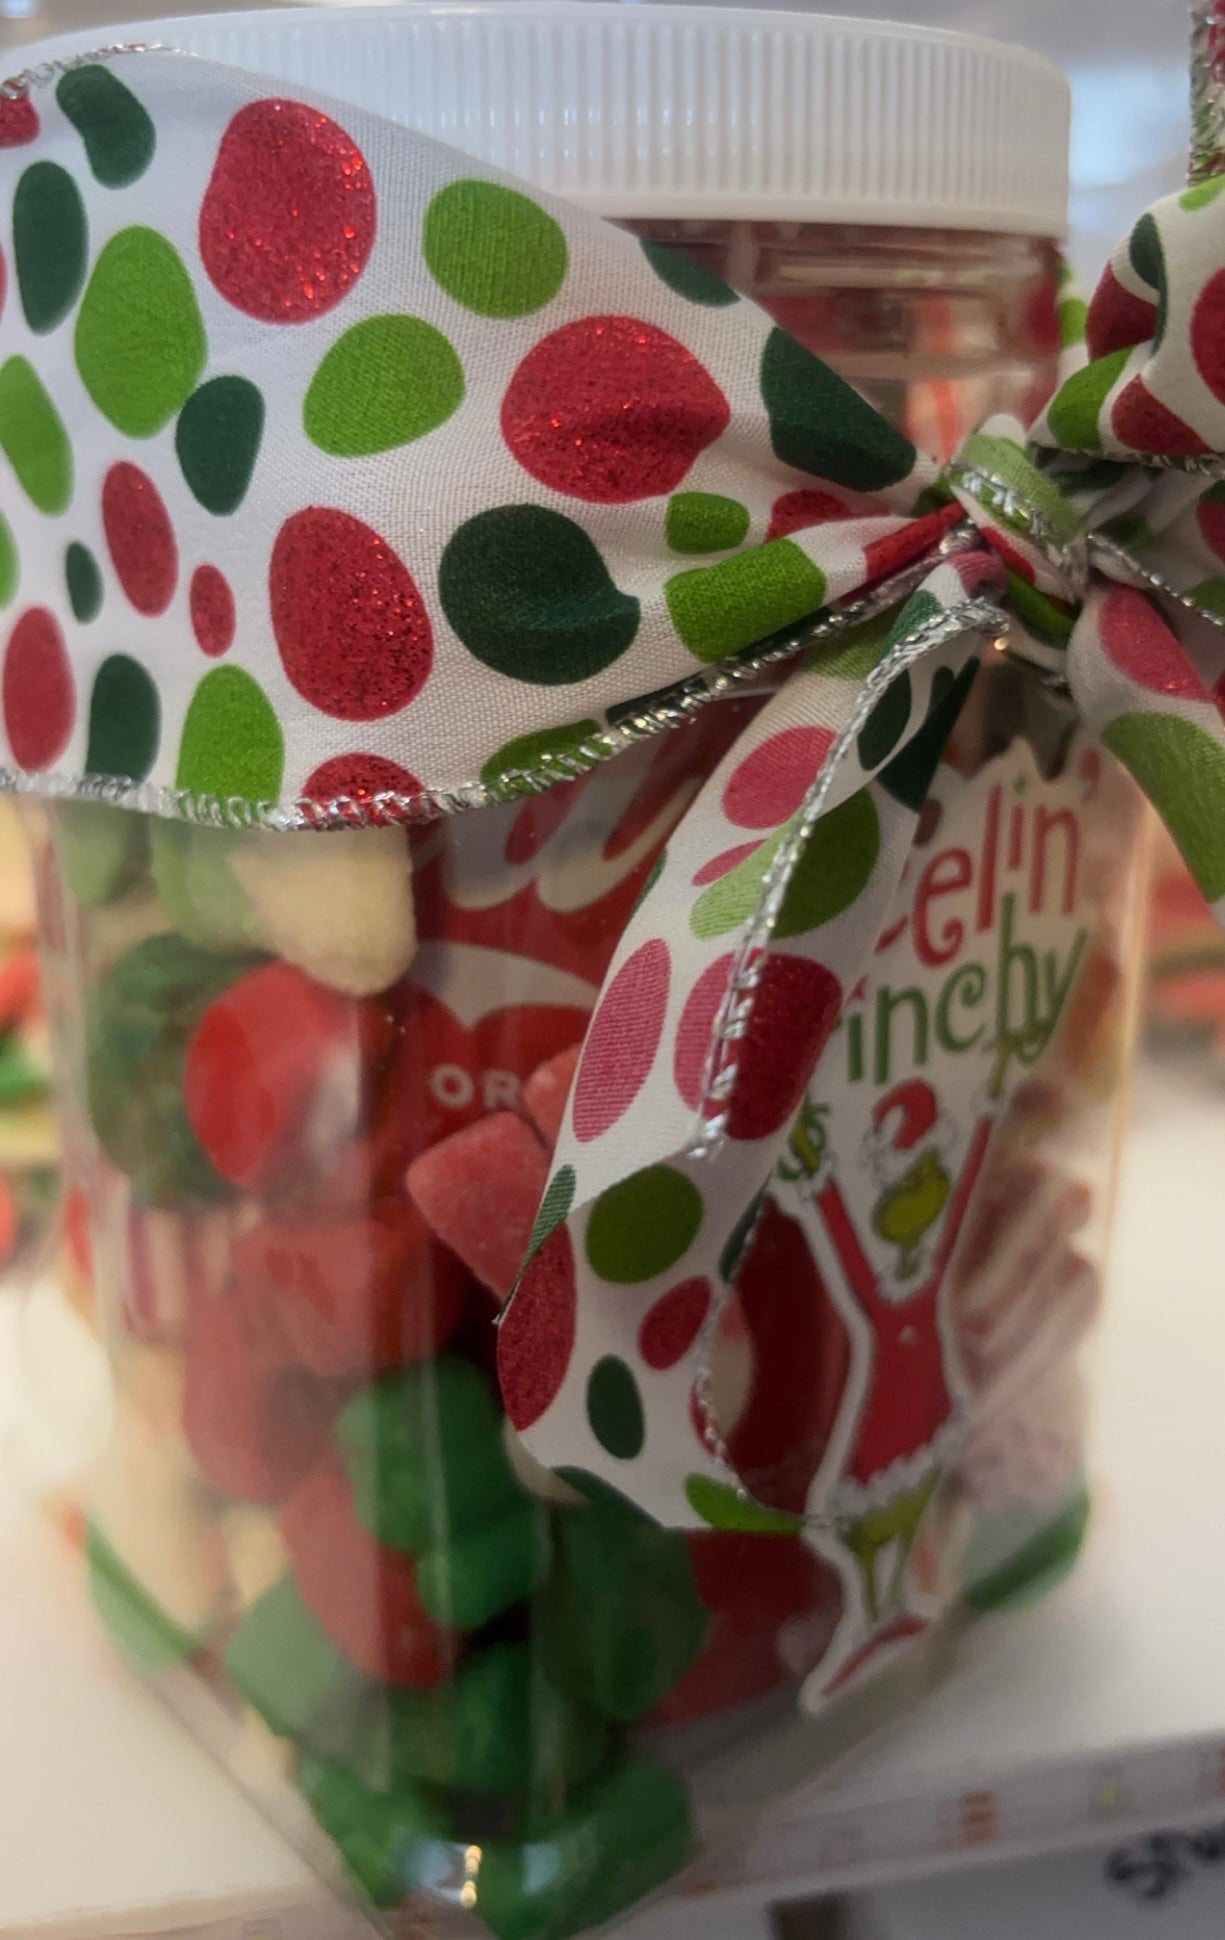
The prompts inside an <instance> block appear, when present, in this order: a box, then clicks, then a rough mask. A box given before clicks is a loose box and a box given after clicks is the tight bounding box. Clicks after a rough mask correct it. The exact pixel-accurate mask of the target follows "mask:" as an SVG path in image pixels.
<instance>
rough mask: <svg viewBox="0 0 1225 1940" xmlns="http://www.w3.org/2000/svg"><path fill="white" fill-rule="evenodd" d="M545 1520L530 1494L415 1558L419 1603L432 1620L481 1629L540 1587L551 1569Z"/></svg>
mask: <svg viewBox="0 0 1225 1940" xmlns="http://www.w3.org/2000/svg"><path fill="white" fill-rule="evenodd" d="M549 1556H550V1546H549V1523H548V1518H547V1516H546V1514H545V1512H544V1509H543V1508H542V1507H541V1505H540V1504H539V1503H538V1502H534V1501H533V1500H532V1499H531V1497H530V1496H523V1497H522V1498H520V1500H519V1501H517V1502H512V1503H507V1504H506V1505H505V1506H504V1507H502V1508H501V1509H499V1511H498V1512H497V1514H496V1516H495V1517H494V1518H493V1520H492V1521H489V1522H483V1523H478V1525H477V1526H476V1528H475V1529H470V1530H468V1531H466V1532H459V1531H454V1532H452V1534H451V1535H450V1537H449V1538H446V1539H444V1540H443V1541H442V1542H441V1543H439V1544H437V1545H436V1546H435V1547H433V1548H431V1549H428V1550H425V1551H424V1552H423V1553H422V1555H421V1557H420V1558H419V1560H418V1566H417V1587H418V1590H419V1592H420V1596H421V1602H422V1604H423V1605H424V1607H425V1609H426V1610H427V1611H428V1613H429V1615H430V1616H431V1617H432V1618H433V1619H434V1621H435V1623H439V1624H446V1625H449V1626H451V1627H453V1628H454V1629H457V1630H479V1629H481V1628H482V1626H483V1625H485V1624H487V1623H492V1621H493V1619H494V1618H495V1617H497V1616H500V1615H501V1614H502V1612H503V1610H509V1609H510V1607H511V1605H512V1604H515V1603H520V1602H522V1600H523V1599H524V1597H528V1596H531V1594H532V1592H533V1590H537V1589H539V1587H540V1585H541V1583H542V1582H543V1581H544V1579H545V1576H546V1575H547V1574H548V1568H549Z"/></svg>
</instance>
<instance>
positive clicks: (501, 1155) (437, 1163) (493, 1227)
mask: <svg viewBox="0 0 1225 1940" xmlns="http://www.w3.org/2000/svg"><path fill="white" fill-rule="evenodd" d="M548 1180H549V1160H548V1154H547V1153H546V1152H545V1149H544V1147H543V1145H542V1144H541V1143H540V1140H539V1139H538V1138H537V1137H536V1134H535V1132H533V1130H532V1128H531V1126H530V1125H528V1124H526V1123H525V1122H524V1120H523V1119H522V1118H519V1117H517V1116H516V1114H515V1113H514V1112H510V1111H498V1112H494V1113H492V1115H491V1116H490V1117H489V1118H482V1119H481V1120H480V1122H479V1123H478V1124H476V1125H469V1126H468V1127H467V1129H466V1130H465V1131H462V1132H456V1133H455V1134H454V1135H453V1136H452V1137H451V1138H448V1139H444V1140H443V1142H442V1144H441V1145H435V1146H434V1147H433V1149H432V1151H429V1152H426V1153H424V1154H423V1155H422V1156H421V1158H419V1159H417V1160H416V1161H415V1163H414V1164H412V1165H410V1166H409V1168H408V1189H409V1191H410V1193H411V1194H412V1196H413V1198H414V1200H415V1201H416V1203H417V1205H418V1206H419V1207H420V1209H421V1212H422V1214H423V1216H424V1217H425V1219H426V1220H427V1221H428V1223H429V1225H430V1226H431V1227H432V1228H433V1230H434V1232H435V1233H437V1235H438V1237H439V1239H441V1240H442V1241H443V1242H444V1243H445V1244H446V1245H447V1246H449V1247H450V1248H451V1250H452V1251H453V1252H455V1253H458V1255H459V1257H460V1259H461V1260H462V1261H463V1262H464V1265H465V1266H466V1267H468V1268H470V1270H471V1271H472V1272H473V1273H475V1275H476V1277H477V1279H478V1280H479V1281H480V1282H481V1283H482V1285H483V1286H487V1287H488V1288H489V1289H490V1291H491V1292H492V1293H496V1294H497V1296H498V1298H499V1299H500V1300H504V1299H505V1298H506V1296H507V1294H508V1293H509V1292H510V1290H511V1287H512V1286H513V1285H514V1282H515V1276H516V1275H517V1273H518V1271H519V1268H520V1267H521V1266H522V1264H523V1256H524V1254H525V1253H526V1251H527V1243H528V1240H529V1239H530V1238H531V1235H532V1227H533V1226H534V1224H535V1222H536V1214H537V1212H538V1211H539V1209H540V1201H541V1199H542V1198H543V1196H544V1189H545V1187H546V1185H547V1184H548Z"/></svg>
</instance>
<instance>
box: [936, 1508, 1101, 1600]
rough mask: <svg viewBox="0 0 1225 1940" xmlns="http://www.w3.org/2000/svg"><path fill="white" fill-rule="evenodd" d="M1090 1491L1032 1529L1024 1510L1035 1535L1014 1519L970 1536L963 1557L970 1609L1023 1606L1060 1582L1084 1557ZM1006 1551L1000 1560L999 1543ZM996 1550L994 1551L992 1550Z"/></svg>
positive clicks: (1025, 1518) (1026, 1516)
mask: <svg viewBox="0 0 1225 1940" xmlns="http://www.w3.org/2000/svg"><path fill="white" fill-rule="evenodd" d="M1089 1513H1090V1502H1089V1496H1088V1492H1087V1491H1086V1490H1083V1489H1082V1490H1080V1491H1078V1493H1077V1494H1076V1495H1074V1496H1073V1497H1072V1500H1071V1501H1070V1502H1069V1503H1068V1504H1067V1505H1066V1507H1065V1508H1063V1509H1062V1510H1061V1511H1060V1513H1059V1514H1058V1515H1057V1516H1056V1517H1055V1518H1054V1519H1053V1520H1052V1521H1050V1522H1047V1523H1044V1524H1042V1525H1041V1526H1040V1527H1037V1528H1034V1527H1033V1512H1032V1511H1027V1512H1023V1518H1022V1526H1023V1525H1024V1522H1028V1523H1029V1524H1030V1528H1031V1533H1030V1534H1029V1535H1028V1536H1023V1535H1021V1533H1020V1530H1019V1529H1018V1527H1017V1524H1016V1520H1014V1519H1012V1518H1010V1519H1009V1521H1008V1522H1007V1523H1006V1524H1005V1526H1004V1527H1003V1528H1002V1529H1000V1530H998V1531H997V1530H993V1529H992V1528H991V1527H990V1525H988V1526H987V1527H986V1528H985V1529H983V1530H982V1531H980V1532H978V1533H977V1534H976V1536H975V1537H974V1538H972V1540H971V1544H970V1550H969V1554H968V1555H967V1557H966V1561H965V1565H964V1568H965V1572H966V1576H967V1578H968V1583H967V1588H966V1589H965V1591H964V1597H965V1601H966V1603H968V1604H969V1606H970V1608H971V1609H972V1610H1020V1609H1025V1608H1026V1607H1027V1606H1028V1605H1029V1604H1031V1603H1036V1602H1037V1601H1038V1599H1039V1598H1040V1597H1043V1596H1045V1595H1046V1594H1047V1592H1048V1591H1049V1590H1052V1589H1054V1587H1055V1585H1056V1584H1057V1583H1060V1582H1062V1580H1063V1578H1064V1577H1065V1576H1066V1575H1067V1574H1068V1571H1069V1570H1070V1569H1071V1568H1072V1566H1073V1564H1074V1563H1075V1562H1076V1559H1077V1557H1078V1556H1079V1555H1080V1552H1081V1548H1082V1547H1083V1544H1084V1540H1085V1533H1086V1531H1087V1529H1088V1527H1089ZM1001 1542H1003V1543H1004V1544H1006V1545H1007V1552H1008V1553H1006V1554H1005V1555H1004V1557H1003V1560H1002V1561H1001V1560H1000V1544H1001ZM993 1551H994V1552H995V1553H994V1555H993V1554H992V1552H993Z"/></svg>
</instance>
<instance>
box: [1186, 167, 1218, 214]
mask: <svg viewBox="0 0 1225 1940" xmlns="http://www.w3.org/2000/svg"><path fill="white" fill-rule="evenodd" d="M1222 189H1225V175H1210V176H1209V177H1208V180H1207V181H1206V182H1196V183H1195V184H1194V186H1193V187H1191V188H1189V189H1184V190H1183V192H1182V194H1181V195H1180V196H1179V198H1178V206H1179V208H1180V209H1206V208H1207V207H1208V206H1209V204H1210V203H1212V202H1215V201H1216V199H1217V197H1218V195H1219V194H1220V193H1221V190H1222Z"/></svg>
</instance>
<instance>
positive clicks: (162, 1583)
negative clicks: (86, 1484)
mask: <svg viewBox="0 0 1225 1940" xmlns="http://www.w3.org/2000/svg"><path fill="white" fill-rule="evenodd" d="M88 1509H89V1514H90V1517H91V1519H92V1521H93V1522H94V1523H96V1525H97V1527H98V1529H99V1530H100V1531H101V1533H102V1535H103V1536H104V1537H105V1539H106V1541H107V1542H108V1543H109V1545H110V1547H111V1548H112V1549H113V1550H114V1552H115V1554H116V1556H117V1557H118V1558H119V1561H120V1562H121V1563H122V1564H123V1566H124V1568H125V1569H126V1570H127V1571H128V1572H129V1574H130V1575H131V1576H132V1577H134V1578H135V1580H136V1582H137V1583H138V1584H139V1585H140V1586H141V1588H142V1589H143V1590H145V1591H146V1592H147V1593H148V1595H149V1596H150V1597H151V1598H152V1600H153V1602H154V1603H156V1604H157V1606H158V1607H159V1609H161V1610H162V1611H163V1613H164V1614H165V1615H166V1616H167V1617H169V1618H170V1620H171V1622H172V1623H175V1624H177V1625H178V1626H179V1628H180V1629H182V1630H186V1631H187V1632H189V1633H190V1634H191V1635H200V1634H203V1633H204V1632H206V1631H207V1630H208V1629H210V1628H211V1627H212V1625H213V1624H215V1623H216V1622H217V1620H218V1619H219V1618H220V1616H221V1615H222V1613H223V1612H224V1610H225V1607H226V1602H227V1589H228V1581H229V1578H228V1572H227V1569H226V1558H225V1547H224V1545H223V1543H222V1540H221V1529H220V1526H219V1524H218V1521H217V1516H216V1511H215V1510H214V1509H213V1507H212V1506H211V1504H210V1503H209V1501H208V1499H207V1497H206V1496H205V1495H204V1493H203V1491H202V1490H201V1489H200V1488H199V1487H198V1485H197V1484H196V1483H195V1482H193V1481H192V1480H191V1479H190V1478H186V1477H184V1475H183V1473H182V1470H181V1469H180V1468H179V1466H178V1464H177V1462H176V1461H175V1459H174V1456H173V1454H172V1453H171V1452H170V1451H168V1450H167V1447H166V1445H165V1443H164V1442H163V1441H162V1439H161V1437H160V1436H158V1435H157V1434H155V1433H154V1432H152V1430H151V1429H150V1427H149V1426H148V1425H147V1423H146V1422H145V1421H144V1420H142V1418H141V1416H140V1415H139V1413H138V1412H137V1411H136V1410H135V1408H132V1407H129V1408H127V1409H122V1408H117V1410H116V1415H115V1426H114V1432H113V1434H112V1437H111V1442H110V1446H109V1447H108V1449H107V1451H106V1453H105V1455H104V1456H103V1457H102V1459H101V1461H100V1462H99V1463H98V1466H97V1468H96V1469H95V1471H94V1475H93V1483H92V1487H91V1488H90V1490H89V1498H88Z"/></svg>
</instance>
